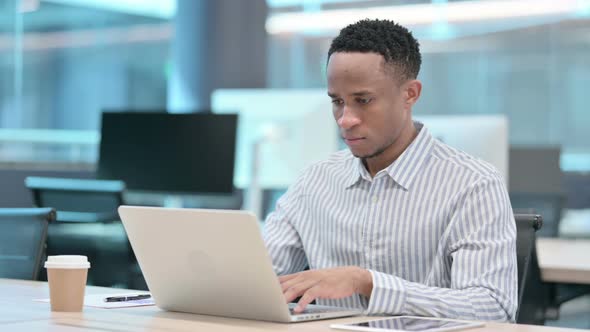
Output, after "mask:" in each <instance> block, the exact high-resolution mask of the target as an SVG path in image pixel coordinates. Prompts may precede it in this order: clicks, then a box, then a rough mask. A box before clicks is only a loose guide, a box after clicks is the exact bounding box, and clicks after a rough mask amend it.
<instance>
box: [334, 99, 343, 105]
mask: <svg viewBox="0 0 590 332" xmlns="http://www.w3.org/2000/svg"><path fill="white" fill-rule="evenodd" d="M332 104H334V105H342V100H341V99H332Z"/></svg>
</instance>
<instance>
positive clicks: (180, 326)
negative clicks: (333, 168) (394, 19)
mask: <svg viewBox="0 0 590 332" xmlns="http://www.w3.org/2000/svg"><path fill="white" fill-rule="evenodd" d="M86 291H87V294H100V293H111V294H112V293H118V292H121V293H123V292H129V291H128V290H122V289H113V288H102V287H87V290H86ZM0 294H1V296H0V330H1V331H15V332H18V331H39V330H43V331H57V332H61V331H64V332H65V331H83V330H88V331H119V332H135V331H168V332H170V331H228V332H233V331H244V332H247V331H252V332H253V331H312V332H313V331H316V332H320V331H335V330H332V329H330V328H329V325H330V324H331V323H335V322H338V323H349V322H355V321H362V320H366V319H367V317H353V318H342V319H335V320H325V321H315V322H306V323H295V324H280V323H269V322H260V321H251V320H242V319H232V318H223V317H214V316H202V315H193V314H184V313H176V312H166V311H162V310H160V309H158V308H157V307H155V306H151V307H135V308H125V309H99V308H89V307H85V308H84V311H83V312H82V313H52V312H51V311H50V310H49V304H47V303H39V302H33V301H32V299H38V298H47V297H48V296H49V291H48V286H47V283H45V282H38V281H22V280H10V279H0ZM252 301H256V299H252ZM373 318H374V317H373ZM491 331H494V332H569V331H582V330H573V329H563V328H552V327H545V326H531V325H517V324H499V323H486V326H485V327H484V328H478V329H477V330H474V332H491Z"/></svg>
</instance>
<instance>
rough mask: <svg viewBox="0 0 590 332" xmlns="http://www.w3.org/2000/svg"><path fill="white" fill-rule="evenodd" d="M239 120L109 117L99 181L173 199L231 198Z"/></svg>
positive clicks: (222, 117) (160, 115) (199, 115)
mask: <svg viewBox="0 0 590 332" xmlns="http://www.w3.org/2000/svg"><path fill="white" fill-rule="evenodd" d="M237 121H238V117H237V115H236V114H206V113H187V114H171V113H165V112H162V113H153V112H151V113H143V112H105V113H103V114H102V129H101V141H100V157H99V162H98V172H97V177H98V178H99V179H120V180H123V181H125V183H126V185H127V188H128V189H130V190H134V191H142V192H160V193H162V192H163V193H170V194H189V193H231V192H232V191H233V188H234V187H233V174H234V158H235V156H234V155H235V144H236V130H237Z"/></svg>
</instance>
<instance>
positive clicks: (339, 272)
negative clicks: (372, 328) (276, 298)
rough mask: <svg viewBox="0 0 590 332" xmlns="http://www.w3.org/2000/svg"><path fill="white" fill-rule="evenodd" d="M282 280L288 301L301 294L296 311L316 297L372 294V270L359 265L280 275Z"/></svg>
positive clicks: (330, 297) (299, 310) (303, 308)
mask: <svg viewBox="0 0 590 332" xmlns="http://www.w3.org/2000/svg"><path fill="white" fill-rule="evenodd" d="M279 281H280V282H281V287H282V288H283V294H284V295H285V298H286V300H287V303H289V302H291V301H293V300H294V299H296V298H298V297H300V296H301V299H300V300H299V303H298V304H297V307H296V308H295V309H294V311H295V313H300V312H302V311H303V310H305V307H307V305H308V304H309V303H310V302H311V301H313V300H315V299H317V298H322V299H341V298H345V297H348V296H351V295H353V294H362V295H365V296H367V297H370V296H371V291H372V290H373V279H372V277H371V273H370V272H369V271H367V270H364V269H361V268H360V267H356V266H345V267H337V268H333V269H322V270H310V271H303V272H299V273H295V274H289V275H285V276H280V277H279Z"/></svg>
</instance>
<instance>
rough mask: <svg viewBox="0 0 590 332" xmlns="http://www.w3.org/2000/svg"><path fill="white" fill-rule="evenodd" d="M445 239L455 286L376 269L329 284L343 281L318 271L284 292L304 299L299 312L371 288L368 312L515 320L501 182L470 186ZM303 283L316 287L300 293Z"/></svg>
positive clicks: (510, 239) (510, 230) (510, 240)
mask: <svg viewBox="0 0 590 332" xmlns="http://www.w3.org/2000/svg"><path fill="white" fill-rule="evenodd" d="M444 236H445V237H447V238H448V239H447V240H448V241H443V242H446V243H449V245H448V246H447V247H446V248H444V250H446V255H447V257H448V259H449V260H450V261H451V271H450V275H451V288H440V287H430V286H426V285H423V284H419V283H415V282H409V281H407V280H404V279H401V278H398V277H396V276H393V275H389V274H385V273H381V272H378V271H373V270H368V271H367V270H364V271H361V272H359V273H351V272H350V271H346V272H344V271H343V270H336V271H332V273H337V274H338V275H339V276H340V279H345V280H344V281H343V280H338V282H336V281H332V282H330V280H336V279H338V278H333V277H332V278H327V277H326V275H325V273H322V271H323V270H318V271H306V272H303V273H300V274H298V275H299V280H300V281H299V282H298V283H293V282H292V281H289V280H288V279H287V280H285V279H286V278H283V279H282V280H281V282H282V284H283V290H284V292H285V294H287V293H288V295H289V298H290V297H293V296H295V297H297V296H300V295H303V297H302V299H301V301H302V302H300V305H301V306H300V309H302V308H304V307H305V305H306V304H307V303H308V302H309V301H310V300H312V299H314V298H318V297H319V298H340V297H346V296H348V293H350V291H351V290H354V292H355V293H358V294H363V293H365V294H367V290H370V298H369V305H368V308H367V312H366V313H367V314H389V315H398V314H406V315H420V316H435V317H449V318H462V319H472V320H496V321H513V320H514V318H515V314H516V306H517V303H516V301H517V300H516V299H517V289H518V285H517V271H516V269H517V266H516V225H515V223H514V217H513V213H512V208H511V206H510V201H509V199H508V196H507V193H506V189H505V188H504V185H503V183H502V181H501V179H499V178H493V179H486V180H482V181H480V182H479V183H477V184H475V185H474V186H473V187H472V188H469V190H467V191H466V193H465V194H464V195H463V196H462V197H461V199H459V200H458V204H457V210H456V212H455V213H454V215H453V217H452V220H451V223H450V224H449V230H448V232H446V233H445V235H444ZM441 250H443V248H441ZM323 272H325V271H323ZM367 272H368V273H370V275H371V278H370V279H371V280H370V281H368V279H367ZM304 274H305V275H306V276H305V277H301V276H302V275H304ZM310 280H313V282H312V281H310ZM363 280H364V284H362V285H359V282H363ZM299 285H312V286H311V287H308V288H305V287H303V288H305V289H302V290H300V288H301V287H300V286H299ZM318 285H321V286H318ZM342 285H347V287H342ZM353 285H354V286H353ZM293 288H295V289H296V290H297V291H295V292H294V291H292V289H293ZM362 290H364V291H362ZM308 292H309V293H308ZM307 293H308V294H307Z"/></svg>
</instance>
